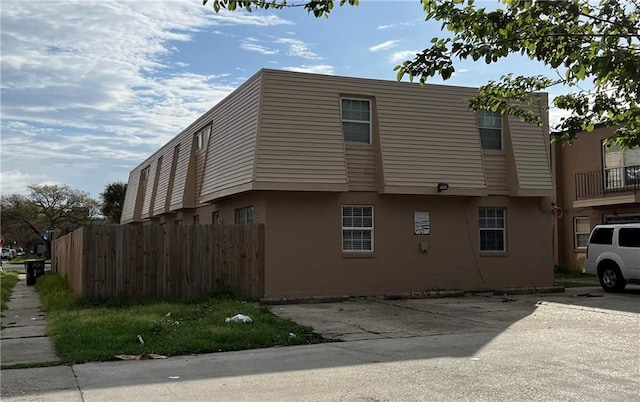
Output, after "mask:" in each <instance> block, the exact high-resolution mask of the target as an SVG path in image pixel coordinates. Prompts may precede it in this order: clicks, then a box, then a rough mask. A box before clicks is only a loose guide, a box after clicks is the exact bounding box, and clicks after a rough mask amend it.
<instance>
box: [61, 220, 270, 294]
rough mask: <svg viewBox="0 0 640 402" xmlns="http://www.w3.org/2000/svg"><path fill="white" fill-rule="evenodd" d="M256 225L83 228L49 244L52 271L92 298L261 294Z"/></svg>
mask: <svg viewBox="0 0 640 402" xmlns="http://www.w3.org/2000/svg"><path fill="white" fill-rule="evenodd" d="M264 232H265V231H264V225H263V224H257V225H149V226H139V225H136V226H94V227H83V228H80V229H78V230H76V231H75V232H73V233H70V234H68V235H66V236H63V237H60V238H58V239H56V240H54V241H53V244H52V265H53V267H52V268H53V270H54V271H56V272H58V273H60V274H62V275H64V276H66V277H67V278H68V280H69V283H70V285H71V287H72V289H73V290H74V291H75V292H76V293H79V294H81V295H83V296H85V297H89V298H97V299H113V298H115V299H121V298H126V299H137V298H145V297H154V298H155V297H176V298H186V299H191V298H194V297H198V296H201V295H206V294H211V293H213V292H224V291H231V292H232V293H233V294H234V295H235V296H237V297H240V298H242V299H258V298H261V297H263V296H264Z"/></svg>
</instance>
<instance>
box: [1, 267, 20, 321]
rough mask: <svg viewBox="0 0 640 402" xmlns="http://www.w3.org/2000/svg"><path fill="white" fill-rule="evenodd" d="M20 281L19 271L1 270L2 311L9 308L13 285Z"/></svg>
mask: <svg viewBox="0 0 640 402" xmlns="http://www.w3.org/2000/svg"><path fill="white" fill-rule="evenodd" d="M16 283H18V273H17V272H15V271H8V272H6V271H2V272H0V290H1V291H2V294H1V295H0V311H4V310H6V309H7V302H8V301H9V297H11V291H12V290H13V287H14V286H15V285H16Z"/></svg>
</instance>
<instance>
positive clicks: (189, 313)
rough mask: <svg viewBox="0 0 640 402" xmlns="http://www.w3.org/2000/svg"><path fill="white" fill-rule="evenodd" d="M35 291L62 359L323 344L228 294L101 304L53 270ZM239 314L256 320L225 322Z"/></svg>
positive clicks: (74, 360) (309, 331) (301, 329)
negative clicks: (71, 287)
mask: <svg viewBox="0 0 640 402" xmlns="http://www.w3.org/2000/svg"><path fill="white" fill-rule="evenodd" d="M36 290H37V291H38V292H39V293H40V298H41V301H42V306H43V309H44V310H45V311H46V312H47V321H48V335H49V336H50V337H51V338H52V340H53V342H54V344H55V346H56V348H57V350H58V355H59V356H60V358H61V361H62V362H63V363H84V362H89V361H105V360H113V359H114V356H116V355H140V354H151V353H155V354H159V355H165V356H176V355H185V354H198V353H209V352H224V351H232V350H244V349H255V348H263V347H270V346H278V345H300V344H310V343H318V342H323V339H321V338H320V337H318V336H317V335H315V334H314V333H313V331H312V328H311V327H306V326H300V325H298V324H296V323H294V322H293V321H291V320H286V319H282V318H280V317H278V316H276V315H275V314H273V313H272V312H271V311H270V310H269V309H268V308H266V307H260V306H256V305H254V304H253V303H246V302H242V301H238V300H234V299H231V298H228V297H221V296H212V297H208V298H203V299H200V300H197V301H193V302H181V301H146V302H138V303H131V302H129V303H127V302H102V303H98V302H91V301H87V300H84V299H82V298H80V297H79V296H77V295H75V294H73V293H72V292H71V291H70V290H69V287H68V284H67V282H66V280H65V279H64V278H62V277H61V276H59V275H57V274H54V273H47V274H45V275H44V276H43V277H41V278H39V279H38V282H37V283H36ZM238 313H242V314H245V315H248V316H250V317H251V318H252V320H253V322H252V323H248V324H238V323H234V322H225V318H227V317H231V316H234V315H236V314H238ZM143 342H144V343H143Z"/></svg>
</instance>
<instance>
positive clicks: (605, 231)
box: [589, 228, 613, 244]
mask: <svg viewBox="0 0 640 402" xmlns="http://www.w3.org/2000/svg"><path fill="white" fill-rule="evenodd" d="M589 243H592V244H611V243H613V228H598V229H596V230H594V231H593V234H592V235H591V239H589Z"/></svg>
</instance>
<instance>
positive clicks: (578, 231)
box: [573, 217, 591, 248]
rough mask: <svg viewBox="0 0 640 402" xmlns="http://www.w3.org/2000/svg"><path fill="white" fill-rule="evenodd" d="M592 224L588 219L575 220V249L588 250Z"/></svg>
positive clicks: (578, 218) (579, 218) (577, 218)
mask: <svg viewBox="0 0 640 402" xmlns="http://www.w3.org/2000/svg"><path fill="white" fill-rule="evenodd" d="M590 233H591V224H590V223H589V218H588V217H575V218H573V245H574V247H575V248H587V243H588V242H589V234H590Z"/></svg>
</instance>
